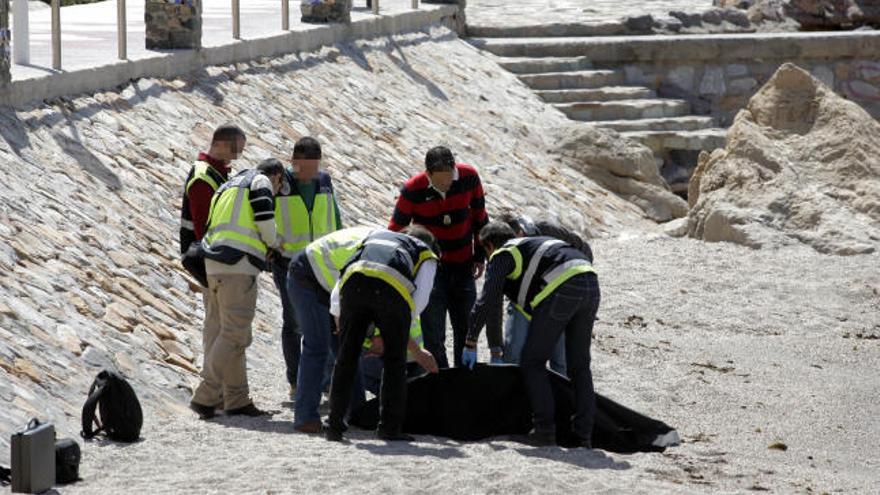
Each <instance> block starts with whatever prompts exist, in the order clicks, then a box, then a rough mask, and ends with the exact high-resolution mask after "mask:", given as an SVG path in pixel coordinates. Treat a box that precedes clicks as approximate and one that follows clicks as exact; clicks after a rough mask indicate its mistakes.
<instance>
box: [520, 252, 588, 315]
mask: <svg viewBox="0 0 880 495" xmlns="http://www.w3.org/2000/svg"><path fill="white" fill-rule="evenodd" d="M581 273H596V270H595V269H594V268H593V265H592V263H590V262H589V261H587V260H581V259H577V260H569V261H566V262H565V263H563V264H561V265H559V266H557V267H556V268H554V269H552V270H550V271H549V272H547V273H546V274H544V276H543V277H542V278H543V279H544V282H546V283H547V285H546V286H544V288H543V289H541V292H539V293H537V294H536V295H535V298H534V299H532V302H531V303H530V304H531V305H532V307H533V308H534V307H535V306H537V305H538V304H540V303H541V301H543V300H544V299H546V298H547V296H549V295H550V294H552V293H553V291H554V290H556V288H557V287H559V286H560V285H562V284H563V282H565V281H566V280H568V279H570V278H571V277H574V276H575V275H579V274H581Z"/></svg>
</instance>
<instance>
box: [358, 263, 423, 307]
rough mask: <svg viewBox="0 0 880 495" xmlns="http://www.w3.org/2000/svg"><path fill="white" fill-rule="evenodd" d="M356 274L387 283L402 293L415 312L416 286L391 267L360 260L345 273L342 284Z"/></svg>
mask: <svg viewBox="0 0 880 495" xmlns="http://www.w3.org/2000/svg"><path fill="white" fill-rule="evenodd" d="M355 273H361V274H363V275H366V276H368V277H374V278H378V279H379V280H382V281H383V282H385V283H387V284H388V285H390V286H391V287H394V289H395V290H396V291H397V292H398V293H400V295H401V296H402V297H403V299H404V300H405V301H406V303H407V304H408V305H409V310H410V311H411V312H412V311H415V309H416V303H415V301H413V297H412V295H413V292H415V291H416V286H415V284H413V282H412V281H410V280H408V279H407V278H406V277H404V276H403V275H402V274H401V273H400V272H398V271H397V270H395V269H394V268H391V267H390V266H388V265H386V264H383V263H375V262H373V261H366V260H358V261H355V262H354V263H352V264H351V265H349V267H348V269H347V270H346V271H345V275H344V276H343V277H342V282H341V283H342V284H345V282H346V281H348V279H349V278H350V277H351V276H352V275H353V274H355Z"/></svg>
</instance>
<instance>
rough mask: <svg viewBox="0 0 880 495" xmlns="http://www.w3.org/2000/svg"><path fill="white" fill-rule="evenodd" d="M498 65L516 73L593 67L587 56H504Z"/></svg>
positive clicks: (563, 70)
mask: <svg viewBox="0 0 880 495" xmlns="http://www.w3.org/2000/svg"><path fill="white" fill-rule="evenodd" d="M498 65H500V66H501V67H503V68H505V69H507V70H508V71H510V72H513V73H514V74H538V73H541V72H567V71H580V70H586V69H592V68H593V64H592V62H590V59H588V58H587V57H544V58H534V57H504V58H499V59H498Z"/></svg>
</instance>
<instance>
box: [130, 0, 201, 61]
mask: <svg viewBox="0 0 880 495" xmlns="http://www.w3.org/2000/svg"><path fill="white" fill-rule="evenodd" d="M144 23H145V24H146V31H147V33H146V46H147V49H148V50H169V49H198V48H201V46H202V1H201V0H146V5H145V9H144Z"/></svg>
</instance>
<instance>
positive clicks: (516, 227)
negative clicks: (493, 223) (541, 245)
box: [495, 212, 526, 237]
mask: <svg viewBox="0 0 880 495" xmlns="http://www.w3.org/2000/svg"><path fill="white" fill-rule="evenodd" d="M495 218H497V219H498V221H500V222H504V223H506V224H507V226H508V227H510V229H511V230H513V233H514V235H515V236H516V237H525V235H526V233H525V232H523V228H522V224H520V223H519V218H518V217H517V216H516V215H514V214H512V213H510V212H504V213H502V214H500V215H498V216H496V217H495Z"/></svg>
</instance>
